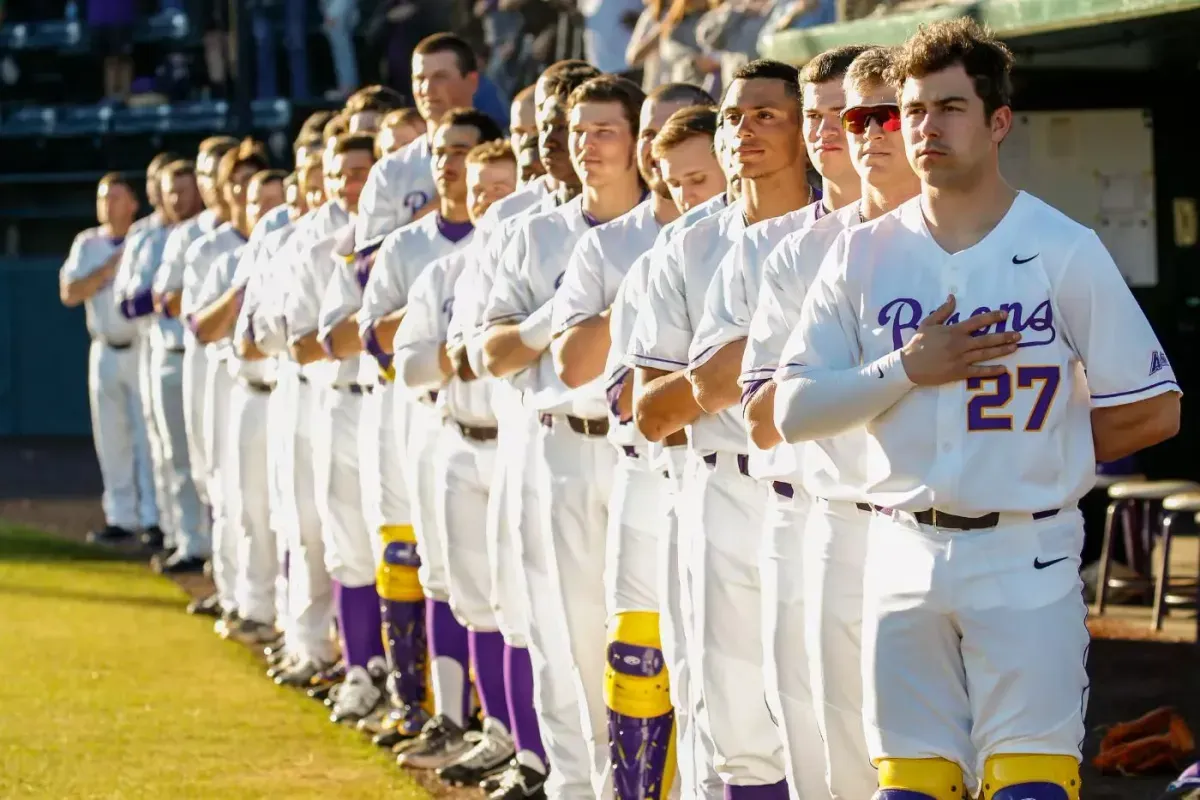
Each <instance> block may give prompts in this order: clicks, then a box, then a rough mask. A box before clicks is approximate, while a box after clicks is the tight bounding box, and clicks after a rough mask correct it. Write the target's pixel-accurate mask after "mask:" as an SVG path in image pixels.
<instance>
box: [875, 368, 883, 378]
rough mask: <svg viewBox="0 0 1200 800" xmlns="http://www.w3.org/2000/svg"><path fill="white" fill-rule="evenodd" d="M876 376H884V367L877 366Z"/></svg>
mask: <svg viewBox="0 0 1200 800" xmlns="http://www.w3.org/2000/svg"><path fill="white" fill-rule="evenodd" d="M875 377H876V378H882V377H883V367H879V366H877V367H875Z"/></svg>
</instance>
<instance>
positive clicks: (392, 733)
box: [371, 706, 429, 750]
mask: <svg viewBox="0 0 1200 800" xmlns="http://www.w3.org/2000/svg"><path fill="white" fill-rule="evenodd" d="M428 721H429V714H427V713H426V712H425V709H423V708H421V707H420V706H404V707H403V708H393V709H392V710H391V711H390V712H388V715H387V716H386V717H384V720H383V724H382V726H381V728H380V730H379V732H378V733H376V734H375V735H374V736H373V737H371V742H372V743H373V744H375V745H376V746H377V747H385V748H387V749H388V750H391V749H392V748H393V747H395V746H396V745H398V744H400V743H401V742H407V741H410V740H412V739H415V738H417V737H418V736H420V735H421V729H422V728H423V727H424V726H425V723H426V722H428Z"/></svg>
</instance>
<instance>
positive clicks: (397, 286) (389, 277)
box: [358, 213, 473, 372]
mask: <svg viewBox="0 0 1200 800" xmlns="http://www.w3.org/2000/svg"><path fill="white" fill-rule="evenodd" d="M472 235H473V229H472V227H471V224H470V223H454V222H447V221H446V220H445V219H443V218H442V215H441V214H440V213H434V214H427V215H426V216H424V217H422V218H421V219H419V220H417V221H416V222H414V223H412V224H411V225H406V226H404V227H403V228H401V229H400V230H397V231H393V232H392V233H389V234H388V235H387V237H386V238H385V239H384V240H383V243H382V244H381V245H380V246H379V252H377V253H376V254H375V266H374V267H372V268H371V274H370V277H369V278H368V279H367V283H366V288H364V289H363V290H362V291H363V294H362V303H361V308H360V310H359V313H358V332H359V336H360V337H362V339H363V341H365V342H366V343H367V353H366V354H365V355H367V356H368V358H370V359H371V360H372V363H371V364H370V368H371V369H372V370H373V371H375V372H378V369H379V366H378V364H377V363H375V361H374V359H380V362H379V363H387V359H386V358H384V356H385V355H386V354H385V353H384V351H383V349H382V348H381V347H380V346H379V343H378V342H377V341H376V339H375V323H377V322H378V321H379V320H380V319H382V318H383V317H385V316H387V315H388V314H391V313H392V312H393V311H398V310H400V309H401V308H404V307H406V306H407V305H408V301H409V292H411V291H412V287H413V284H414V283H415V282H416V280H417V278H418V277H419V276H420V275H421V273H422V272H424V271H425V269H426V268H427V267H428V266H429V265H430V263H432V262H433V261H435V260H436V259H438V258H441V257H443V256H447V255H449V254H450V253H452V252H454V251H456V250H458V249H460V248H467V247H469V246H470V244H471V241H472ZM405 313H406V314H407V313H408V312H405ZM394 346H395V343H394V341H393V348H394Z"/></svg>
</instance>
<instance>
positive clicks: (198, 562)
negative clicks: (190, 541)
mask: <svg viewBox="0 0 1200 800" xmlns="http://www.w3.org/2000/svg"><path fill="white" fill-rule="evenodd" d="M151 566H152V567H153V569H154V571H155V572H157V573H158V574H160V575H195V574H197V573H199V572H202V571H203V570H204V559H203V558H195V557H193V556H185V555H183V554H182V553H180V552H174V553H172V554H171V555H169V556H167V557H166V558H164V559H161V560H159V559H154V560H152V563H151Z"/></svg>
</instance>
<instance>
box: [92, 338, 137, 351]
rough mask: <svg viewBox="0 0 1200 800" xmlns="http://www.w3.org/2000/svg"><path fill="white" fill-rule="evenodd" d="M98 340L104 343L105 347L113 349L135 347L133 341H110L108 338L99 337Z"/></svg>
mask: <svg viewBox="0 0 1200 800" xmlns="http://www.w3.org/2000/svg"><path fill="white" fill-rule="evenodd" d="M97 341H99V342H100V344H102V345H104V346H105V347H108V348H111V349H113V350H128V349H129V348H131V347H133V342H110V341H108V340H107V339H98V340H97Z"/></svg>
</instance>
